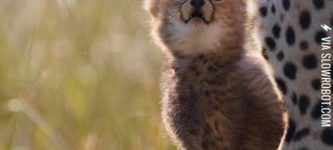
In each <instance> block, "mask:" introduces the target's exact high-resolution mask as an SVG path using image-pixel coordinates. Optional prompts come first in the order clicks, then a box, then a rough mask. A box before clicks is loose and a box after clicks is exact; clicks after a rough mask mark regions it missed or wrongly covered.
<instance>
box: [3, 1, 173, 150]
mask: <svg viewBox="0 0 333 150" xmlns="http://www.w3.org/2000/svg"><path fill="white" fill-rule="evenodd" d="M148 30H149V16H148V15H147V14H146V12H145V11H144V10H143V9H142V0H0V150H171V149H174V147H172V146H171V145H170V142H169V140H168V138H167V136H166V135H165V131H164V129H163V126H162V124H161V118H160V105H159V101H160V100H159V99H160V98H159V76H160V70H161V69H160V64H161V54H160V51H159V50H158V49H157V48H156V46H154V44H153V42H152V40H151V39H150V37H149V32H148Z"/></svg>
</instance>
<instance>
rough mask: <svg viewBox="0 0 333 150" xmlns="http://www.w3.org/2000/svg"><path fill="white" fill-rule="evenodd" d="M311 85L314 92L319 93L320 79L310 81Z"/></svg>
mask: <svg viewBox="0 0 333 150" xmlns="http://www.w3.org/2000/svg"><path fill="white" fill-rule="evenodd" d="M311 85H312V88H313V89H314V90H316V91H319V90H320V86H321V81H320V79H314V80H312V81H311Z"/></svg>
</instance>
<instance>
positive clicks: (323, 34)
mask: <svg viewBox="0 0 333 150" xmlns="http://www.w3.org/2000/svg"><path fill="white" fill-rule="evenodd" d="M325 37H327V34H326V32H325V31H323V30H320V31H318V32H317V33H316V35H315V41H316V43H317V44H319V45H320V44H321V39H322V38H325Z"/></svg>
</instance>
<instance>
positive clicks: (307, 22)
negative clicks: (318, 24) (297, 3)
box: [299, 11, 311, 29]
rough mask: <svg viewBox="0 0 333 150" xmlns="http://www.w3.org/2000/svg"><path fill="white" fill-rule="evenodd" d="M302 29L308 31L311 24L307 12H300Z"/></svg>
mask: <svg viewBox="0 0 333 150" xmlns="http://www.w3.org/2000/svg"><path fill="white" fill-rule="evenodd" d="M299 23H300V25H301V27H302V29H308V28H309V26H310V24H311V15H310V13H309V12H308V11H302V12H301V14H300V17H299Z"/></svg>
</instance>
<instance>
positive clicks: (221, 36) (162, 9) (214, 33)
mask: <svg viewBox="0 0 333 150" xmlns="http://www.w3.org/2000/svg"><path fill="white" fill-rule="evenodd" d="M189 3H190V0H187V1H185V2H184V0H148V1H147V2H146V7H147V9H148V10H149V11H150V14H152V16H153V18H154V19H153V25H154V26H153V32H152V34H153V36H154V39H155V40H156V42H157V43H158V44H159V45H160V46H161V47H163V49H164V50H165V51H170V52H171V53H178V54H180V55H197V54H199V53H214V54H221V53H223V55H225V56H227V55H233V54H235V52H230V53H228V52H227V51H224V52H222V51H223V50H224V49H231V48H233V49H236V50H239V51H240V50H241V46H242V45H240V44H239V43H242V41H243V37H244V36H243V35H242V34H243V33H244V32H243V28H241V26H242V25H243V24H244V23H245V21H246V19H245V18H246V16H245V10H246V8H245V7H244V2H243V1H241V0H222V1H221V2H215V1H210V0H205V5H204V7H203V8H202V10H201V12H202V14H203V15H204V16H205V18H206V19H207V20H208V21H209V23H208V24H206V23H204V22H200V21H193V22H189V23H185V22H184V20H183V19H184V18H188V17H189V15H190V13H191V12H192V11H193V10H192V9H191V8H190V7H191V6H189V5H190V4H189ZM212 13H213V14H212Z"/></svg>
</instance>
